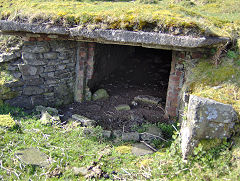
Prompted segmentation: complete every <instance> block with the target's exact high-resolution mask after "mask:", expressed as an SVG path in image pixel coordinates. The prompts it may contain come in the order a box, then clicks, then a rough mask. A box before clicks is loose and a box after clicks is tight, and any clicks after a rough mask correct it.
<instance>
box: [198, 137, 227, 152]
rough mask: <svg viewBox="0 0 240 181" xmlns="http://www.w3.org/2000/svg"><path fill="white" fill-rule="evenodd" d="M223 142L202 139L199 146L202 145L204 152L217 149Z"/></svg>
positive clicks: (216, 139)
mask: <svg viewBox="0 0 240 181" xmlns="http://www.w3.org/2000/svg"><path fill="white" fill-rule="evenodd" d="M222 142H223V140H221V139H218V138H215V139H202V140H201V141H200V143H199V144H201V145H202V147H203V150H204V151H207V150H210V149H212V148H215V147H217V146H219V145H220V144H222Z"/></svg>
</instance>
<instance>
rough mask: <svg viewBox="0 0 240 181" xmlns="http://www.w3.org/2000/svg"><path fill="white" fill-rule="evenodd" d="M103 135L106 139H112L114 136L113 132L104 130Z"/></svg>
mask: <svg viewBox="0 0 240 181" xmlns="http://www.w3.org/2000/svg"><path fill="white" fill-rule="evenodd" d="M102 135H103V137H105V138H110V137H111V135H112V132H111V131H108V130H103V131H102Z"/></svg>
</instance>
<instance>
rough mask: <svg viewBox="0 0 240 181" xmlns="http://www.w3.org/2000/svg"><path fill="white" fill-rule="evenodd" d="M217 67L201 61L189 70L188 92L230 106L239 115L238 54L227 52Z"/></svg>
mask: <svg viewBox="0 0 240 181" xmlns="http://www.w3.org/2000/svg"><path fill="white" fill-rule="evenodd" d="M220 62H221V63H220V64H219V65H217V66H216V65H214V63H213V61H212V60H201V61H199V62H198V63H197V65H196V66H195V67H194V68H192V69H191V70H190V72H191V73H189V74H188V76H187V80H186V84H187V86H188V87H189V92H190V93H192V94H194V95H197V96H201V97H206V98H209V99H213V100H216V101H218V102H222V103H225V104H231V105H232V106H233V107H234V109H235V110H236V111H237V113H238V115H240V96H239V95H240V73H239V72H240V67H239V62H240V54H239V52H238V50H237V49H236V50H235V51H233V50H229V51H228V52H227V53H226V54H225V56H223V57H222V58H221V59H220Z"/></svg>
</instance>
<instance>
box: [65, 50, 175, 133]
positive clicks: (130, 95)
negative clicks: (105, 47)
mask: <svg viewBox="0 0 240 181" xmlns="http://www.w3.org/2000/svg"><path fill="white" fill-rule="evenodd" d="M141 51H142V50H141ZM164 53H165V54H164ZM137 55H139V56H134V57H131V58H129V59H128V60H127V61H125V62H126V63H125V64H124V65H122V66H121V67H119V68H118V69H117V70H115V71H114V72H113V73H112V74H110V76H109V77H107V78H106V79H105V80H103V81H102V83H101V84H100V85H99V87H98V88H99V89H100V88H103V89H105V90H107V92H108V94H109V98H108V99H104V100H97V101H86V102H83V103H73V104H70V105H67V106H64V107H62V109H61V110H60V113H61V114H63V115H64V117H63V119H64V120H66V119H68V118H70V117H71V116H72V115H73V114H79V115H83V116H85V117H87V118H89V119H93V120H95V121H97V123H98V125H100V126H101V127H102V128H103V129H106V130H124V131H126V132H129V131H133V130H135V129H136V128H137V127H140V126H141V125H142V124H144V123H158V122H167V121H168V120H166V119H165V118H164V108H165V101H166V93H167V85H168V77H169V73H170V62H171V59H170V60H169V56H171V54H170V55H169V53H168V52H167V53H166V52H157V51H156V52H148V51H146V52H141V53H137ZM138 95H149V96H154V97H157V98H160V99H161V102H160V103H159V104H158V105H151V104H143V103H137V105H136V102H134V101H133V100H134V97H136V96H138ZM120 104H128V105H129V106H130V107H131V110H127V111H125V110H122V111H117V110H116V109H115V107H116V106H118V105H120Z"/></svg>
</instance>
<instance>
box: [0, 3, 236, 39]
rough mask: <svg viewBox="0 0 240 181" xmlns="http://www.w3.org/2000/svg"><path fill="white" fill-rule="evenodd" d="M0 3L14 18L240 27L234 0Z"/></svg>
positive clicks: (218, 30) (178, 28) (110, 25)
mask: <svg viewBox="0 0 240 181" xmlns="http://www.w3.org/2000/svg"><path fill="white" fill-rule="evenodd" d="M0 4H1V7H0V14H1V19H8V20H15V21H18V22H31V23H45V24H55V25H63V26H70V27H74V26H79V27H87V28H89V29H94V28H102V29H126V30H131V31H139V30H143V31H156V32H168V33H172V34H177V35H194V36H201V35H206V36H210V35H213V36H227V37H232V36H234V34H235V33H234V32H235V31H239V28H240V21H239V17H240V10H239V8H238V7H239V6H240V2H239V1H238V0H225V1H224V2H223V1H221V0H211V1H207V0H199V1H194V0H192V1H189V0H184V1H181V2H180V3H175V2H174V0H171V1H169V0H162V1H157V0H156V1H153V0H145V1H141V0H138V1H130V2H107V1H90V0H83V1H79V0H51V1H49V0H24V1H23V0H12V1H5V0H1V1H0Z"/></svg>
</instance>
